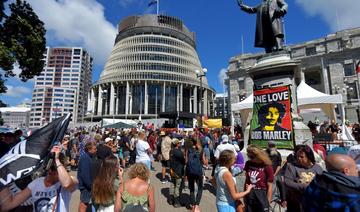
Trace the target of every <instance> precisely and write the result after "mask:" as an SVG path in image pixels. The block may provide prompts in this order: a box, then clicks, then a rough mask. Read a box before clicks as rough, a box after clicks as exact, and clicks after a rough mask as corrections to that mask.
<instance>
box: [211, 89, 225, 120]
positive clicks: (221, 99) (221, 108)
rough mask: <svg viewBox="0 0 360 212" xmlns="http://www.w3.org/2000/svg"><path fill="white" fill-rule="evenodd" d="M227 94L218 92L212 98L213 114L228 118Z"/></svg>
mask: <svg viewBox="0 0 360 212" xmlns="http://www.w3.org/2000/svg"><path fill="white" fill-rule="evenodd" d="M228 111H229V109H228V94H227V93H218V94H216V95H215V99H214V116H215V117H221V118H228Z"/></svg>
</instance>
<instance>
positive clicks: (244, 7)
mask: <svg viewBox="0 0 360 212" xmlns="http://www.w3.org/2000/svg"><path fill="white" fill-rule="evenodd" d="M237 3H238V5H239V7H240V9H241V10H242V11H244V12H247V13H250V14H252V13H256V12H257V8H256V7H249V6H247V5H245V4H243V1H242V0H237Z"/></svg>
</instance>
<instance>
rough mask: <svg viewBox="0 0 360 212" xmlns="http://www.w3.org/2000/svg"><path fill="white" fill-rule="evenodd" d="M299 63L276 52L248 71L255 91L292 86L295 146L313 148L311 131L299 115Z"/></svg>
mask: <svg viewBox="0 0 360 212" xmlns="http://www.w3.org/2000/svg"><path fill="white" fill-rule="evenodd" d="M299 63H300V62H299V61H297V60H293V59H291V56H290V54H289V53H288V52H285V51H283V52H275V53H272V54H267V55H265V56H264V57H263V58H261V59H259V60H258V61H257V63H256V64H255V65H254V66H253V67H251V68H250V69H249V70H247V73H248V74H249V76H250V77H251V78H252V79H253V81H254V89H256V90H259V89H265V88H272V87H279V86H287V85H289V86H290V90H291V115H292V123H293V131H294V140H295V145H298V144H308V145H309V146H310V147H312V135H311V132H310V129H309V128H308V127H307V126H306V125H305V124H304V123H303V122H302V118H301V117H300V116H299V114H298V107H297V98H296V88H297V86H296V81H297V80H296V79H300V71H299ZM249 130H250V127H249V126H248V127H247V128H246V129H245V135H244V142H245V146H247V144H248V139H249V138H250V136H249Z"/></svg>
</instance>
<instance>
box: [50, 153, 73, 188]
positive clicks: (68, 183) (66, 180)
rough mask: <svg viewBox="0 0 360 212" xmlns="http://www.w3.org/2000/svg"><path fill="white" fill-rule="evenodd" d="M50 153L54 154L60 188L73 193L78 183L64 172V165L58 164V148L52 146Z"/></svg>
mask: <svg viewBox="0 0 360 212" xmlns="http://www.w3.org/2000/svg"><path fill="white" fill-rule="evenodd" d="M51 151H52V152H55V164H56V170H57V172H58V175H59V181H60V183H61V186H62V187H64V188H65V189H66V190H68V191H70V192H72V191H74V190H75V189H76V185H77V184H78V181H77V179H75V178H73V177H71V176H70V174H69V173H68V172H67V171H66V169H65V167H64V165H63V164H62V163H61V162H60V160H59V154H60V147H59V146H54V147H53V148H52V150H51Z"/></svg>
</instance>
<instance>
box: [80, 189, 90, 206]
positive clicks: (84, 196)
mask: <svg viewBox="0 0 360 212" xmlns="http://www.w3.org/2000/svg"><path fill="white" fill-rule="evenodd" d="M90 200H91V192H90V191H88V190H86V189H84V190H80V202H83V203H85V204H89V203H90Z"/></svg>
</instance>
